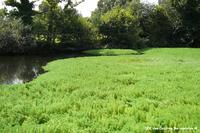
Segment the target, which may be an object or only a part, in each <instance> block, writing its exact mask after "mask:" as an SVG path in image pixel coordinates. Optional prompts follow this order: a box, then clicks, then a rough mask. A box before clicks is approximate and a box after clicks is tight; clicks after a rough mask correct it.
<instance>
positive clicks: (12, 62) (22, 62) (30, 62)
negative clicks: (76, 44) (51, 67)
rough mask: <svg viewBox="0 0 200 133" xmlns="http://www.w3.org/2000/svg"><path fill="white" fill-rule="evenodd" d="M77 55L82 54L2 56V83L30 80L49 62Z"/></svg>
mask: <svg viewBox="0 0 200 133" xmlns="http://www.w3.org/2000/svg"><path fill="white" fill-rule="evenodd" d="M77 56H80V55H78V54H73V55H72V54H70V55H57V56H55V55H54V56H0V84H20V83H25V82H29V81H31V80H33V79H34V78H36V77H37V76H38V75H40V74H42V73H44V70H43V69H42V66H45V65H46V64H47V63H48V62H50V61H53V60H57V59H64V58H70V57H77Z"/></svg>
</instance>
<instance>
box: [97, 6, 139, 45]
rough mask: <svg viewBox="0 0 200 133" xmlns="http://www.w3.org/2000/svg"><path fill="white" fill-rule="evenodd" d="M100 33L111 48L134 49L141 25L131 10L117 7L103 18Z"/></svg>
mask: <svg viewBox="0 0 200 133" xmlns="http://www.w3.org/2000/svg"><path fill="white" fill-rule="evenodd" d="M101 21H102V22H101V25H100V33H102V34H103V35H104V36H105V38H106V43H108V45H109V47H121V48H134V47H136V46H137V43H138V42H137V41H139V40H140V37H139V32H140V28H139V24H138V21H137V19H136V17H135V16H133V14H132V12H131V10H127V9H122V8H120V7H116V8H114V9H113V10H111V11H109V12H107V13H106V14H104V15H103V16H102V17H101Z"/></svg>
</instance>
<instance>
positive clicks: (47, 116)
mask: <svg viewBox="0 0 200 133" xmlns="http://www.w3.org/2000/svg"><path fill="white" fill-rule="evenodd" d="M100 51H101V55H102V54H103V55H104V53H106V55H107V53H109V52H110V51H111V53H112V52H113V51H115V52H114V53H115V55H118V52H119V53H120V54H119V56H96V57H81V58H71V59H64V60H57V61H54V62H50V63H49V64H48V65H47V66H45V67H44V69H45V70H47V71H48V72H47V73H45V74H43V75H41V76H39V77H38V78H37V79H35V80H34V81H32V82H30V83H27V84H22V85H13V86H0V101H1V102H0V132H5V133H9V132H12V133H22V132H28V133H29V132H30V133H32V132H37V133H43V132H45V133H46V132H47V133H48V132H50V133H54V132H56V133H62V132H63V133H144V132H146V131H145V127H179V128H182V127H189V128H192V127H198V128H200V67H199V66H200V49H150V50H147V51H144V54H142V55H135V54H132V53H131V52H130V53H131V54H127V53H126V52H124V50H100ZM122 51H123V52H122ZM128 51H132V50H128ZM121 52H122V53H123V54H124V55H122V54H121ZM132 52H133V53H134V51H132ZM87 53H92V54H93V53H94V54H96V53H95V51H87ZM97 53H99V51H97ZM128 53H129V52H128ZM149 132H153V131H149ZM183 132H184V131H183ZM196 132H199V130H197V131H196ZM180 133H181V131H180Z"/></svg>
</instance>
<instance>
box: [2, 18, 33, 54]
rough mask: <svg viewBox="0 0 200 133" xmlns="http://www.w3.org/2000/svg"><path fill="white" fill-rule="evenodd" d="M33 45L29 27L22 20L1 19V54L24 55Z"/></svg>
mask: <svg viewBox="0 0 200 133" xmlns="http://www.w3.org/2000/svg"><path fill="white" fill-rule="evenodd" d="M33 44H34V43H33V39H32V37H31V34H30V27H29V26H24V25H23V24H22V22H21V20H14V19H6V18H4V19H0V54H4V53H22V52H24V51H25V49H26V48H28V47H30V46H31V45H33Z"/></svg>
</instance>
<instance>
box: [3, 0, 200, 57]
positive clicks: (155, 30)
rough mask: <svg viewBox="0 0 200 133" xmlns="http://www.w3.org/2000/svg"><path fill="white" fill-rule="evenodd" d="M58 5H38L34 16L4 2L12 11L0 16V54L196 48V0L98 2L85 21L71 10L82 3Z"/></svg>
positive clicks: (25, 0) (11, 0)
mask: <svg viewBox="0 0 200 133" xmlns="http://www.w3.org/2000/svg"><path fill="white" fill-rule="evenodd" d="M61 2H62V0H61V1H59V0H58V1H55V0H43V1H42V3H41V4H40V5H39V10H37V11H36V10H34V2H30V1H29V0H20V1H15V0H6V1H5V3H6V5H7V6H9V7H13V9H12V10H11V11H9V12H8V11H7V10H6V9H1V10H0V21H1V27H2V28H1V29H0V46H1V47H0V53H1V54H2V53H24V52H26V53H29V52H31V51H32V52H33V51H37V52H43V51H47V52H48V51H51V50H55V51H66V50H72V49H73V50H84V49H91V48H134V49H138V48H145V47H200V45H199V44H200V39H199V38H200V37H199V35H200V28H199V25H200V19H199V18H200V10H199V6H200V2H199V1H198V0H178V1H177V0H166V1H165V2H163V3H162V4H160V5H150V4H143V3H139V1H137V0H127V1H124V0H100V1H99V2H98V8H97V9H96V10H95V11H94V12H93V13H92V16H91V17H90V18H83V17H82V16H81V15H80V14H78V13H77V11H76V9H75V8H74V7H75V6H77V5H78V4H80V3H81V2H82V1H80V2H79V3H73V2H72V1H71V0H67V1H65V4H64V7H63V8H61V6H59V3H61ZM8 25H10V27H11V28H8ZM3 27H4V28H3ZM16 33H18V34H16ZM8 48H9V49H8Z"/></svg>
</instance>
